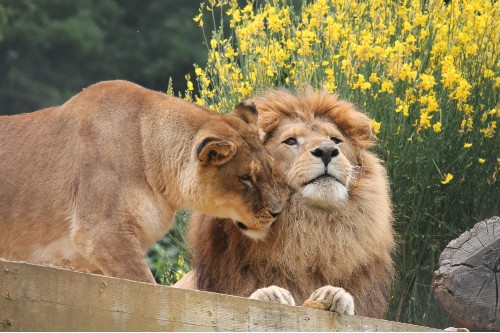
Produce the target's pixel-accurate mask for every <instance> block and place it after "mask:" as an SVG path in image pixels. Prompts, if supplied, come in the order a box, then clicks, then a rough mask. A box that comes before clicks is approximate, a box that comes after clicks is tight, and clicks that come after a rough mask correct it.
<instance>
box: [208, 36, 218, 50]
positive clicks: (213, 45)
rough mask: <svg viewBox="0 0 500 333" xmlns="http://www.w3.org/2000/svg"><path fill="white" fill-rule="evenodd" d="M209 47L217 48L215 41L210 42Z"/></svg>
mask: <svg viewBox="0 0 500 333" xmlns="http://www.w3.org/2000/svg"><path fill="white" fill-rule="evenodd" d="M210 47H212V49H215V48H216V47H217V41H216V40H215V39H213V38H212V40H210Z"/></svg>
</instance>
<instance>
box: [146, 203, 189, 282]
mask: <svg viewBox="0 0 500 333" xmlns="http://www.w3.org/2000/svg"><path fill="white" fill-rule="evenodd" d="M189 217H190V214H189V213H188V212H185V211H182V212H179V213H178V214H177V215H176V217H175V223H174V226H173V227H172V229H171V230H170V232H169V233H168V234H167V235H166V236H165V237H163V239H162V240H160V241H159V242H158V243H156V244H155V245H153V246H152V247H151V248H150V249H149V251H148V253H147V255H146V260H147V262H148V265H149V267H150V268H151V271H152V272H153V276H154V277H155V279H156V282H158V283H160V284H166V285H172V284H174V283H176V282H177V281H178V280H179V279H180V278H181V277H182V276H184V274H186V273H187V272H189V271H190V270H191V265H190V263H191V257H190V254H189V252H188V251H187V250H186V248H185V242H184V234H185V233H186V223H187V221H188V220H189Z"/></svg>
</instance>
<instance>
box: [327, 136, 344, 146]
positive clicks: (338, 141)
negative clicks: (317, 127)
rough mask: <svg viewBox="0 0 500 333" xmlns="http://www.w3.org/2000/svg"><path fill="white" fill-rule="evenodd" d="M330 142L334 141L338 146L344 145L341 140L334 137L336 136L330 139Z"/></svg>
mask: <svg viewBox="0 0 500 333" xmlns="http://www.w3.org/2000/svg"><path fill="white" fill-rule="evenodd" d="M330 140H332V141H333V142H335V143H336V144H339V143H342V140H340V139H339V138H337V137H334V136H332V137H330Z"/></svg>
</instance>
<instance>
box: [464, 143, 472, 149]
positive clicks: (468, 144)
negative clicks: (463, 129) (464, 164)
mask: <svg viewBox="0 0 500 333" xmlns="http://www.w3.org/2000/svg"><path fill="white" fill-rule="evenodd" d="M470 147H472V143H467V142H466V143H464V148H465V149H468V148H470Z"/></svg>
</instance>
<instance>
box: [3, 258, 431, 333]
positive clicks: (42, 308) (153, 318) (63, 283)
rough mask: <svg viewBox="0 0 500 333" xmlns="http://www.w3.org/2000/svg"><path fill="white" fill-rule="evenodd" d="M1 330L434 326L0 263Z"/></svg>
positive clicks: (399, 328)
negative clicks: (339, 314) (415, 324)
mask: <svg viewBox="0 0 500 333" xmlns="http://www.w3.org/2000/svg"><path fill="white" fill-rule="evenodd" d="M0 330H1V331H437V330H436V329H430V328H425V327H420V326H414V325H408V324H402V323H396V322H389V321H385V320H377V319H372V318H364V317H358V316H337V315H336V314H333V313H329V312H326V311H320V310H314V309H308V308H302V307H292V306H286V305H281V304H271V303H266V302H259V301H255V300H249V299H245V298H240V297H234V296H228V295H220V294H215V293H208V292H200V291H192V290H183V289H176V288H172V287H166V286H160V285H152V284H146V283H140V282H134V281H127V280H121V279H116V278H110V277H105V276H101V275H93V274H87V273H81V272H74V271H71V270H67V269H58V268H51V267H45V266H38V265H32V264H26V263H18V262H8V261H0Z"/></svg>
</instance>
